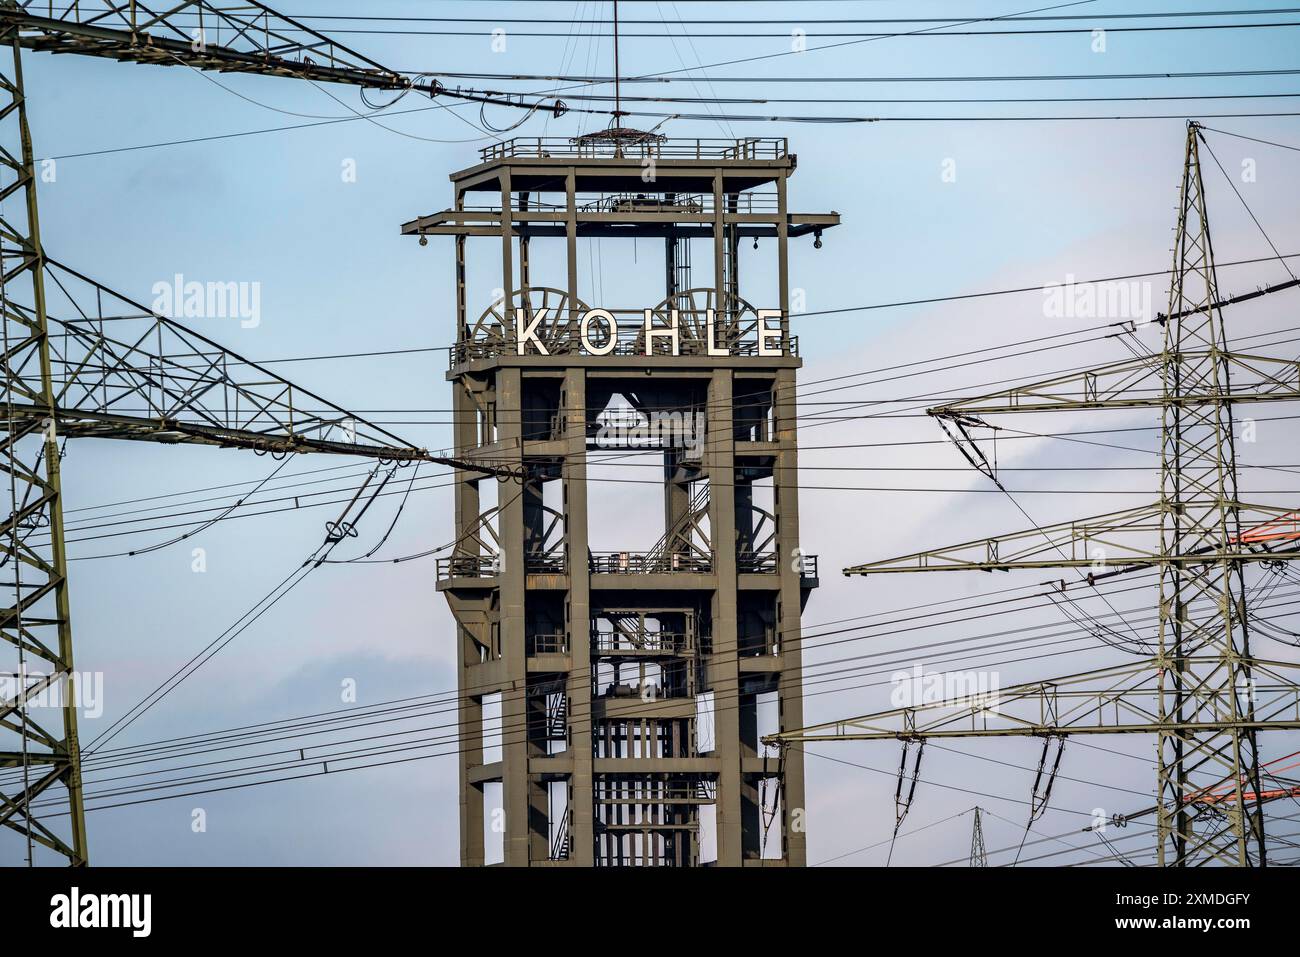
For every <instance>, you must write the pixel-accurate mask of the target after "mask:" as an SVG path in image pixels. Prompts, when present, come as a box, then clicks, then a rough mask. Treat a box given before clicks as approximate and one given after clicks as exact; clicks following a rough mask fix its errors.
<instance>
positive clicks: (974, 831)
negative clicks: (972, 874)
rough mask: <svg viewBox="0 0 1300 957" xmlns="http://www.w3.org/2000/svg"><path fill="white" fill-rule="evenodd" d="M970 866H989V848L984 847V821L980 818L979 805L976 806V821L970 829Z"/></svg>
mask: <svg viewBox="0 0 1300 957" xmlns="http://www.w3.org/2000/svg"><path fill="white" fill-rule="evenodd" d="M970 866H971V867H988V866H989V855H988V850H987V849H986V848H985V847H984V823H983V821H982V820H981V819H980V808H979V805H976V806H975V822H974V823H973V824H972V825H971V829H970Z"/></svg>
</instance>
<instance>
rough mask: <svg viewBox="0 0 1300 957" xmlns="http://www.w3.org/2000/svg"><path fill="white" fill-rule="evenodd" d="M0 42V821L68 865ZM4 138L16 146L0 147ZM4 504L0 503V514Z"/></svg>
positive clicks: (75, 837) (56, 548)
mask: <svg viewBox="0 0 1300 957" xmlns="http://www.w3.org/2000/svg"><path fill="white" fill-rule="evenodd" d="M0 46H2V47H3V50H0V57H3V58H4V59H3V60H2V61H0V311H2V313H3V316H2V320H3V335H4V343H3V347H4V352H3V369H2V370H0V371H2V374H3V377H4V397H3V407H2V408H0V414H2V415H5V416H6V418H7V425H8V426H9V428H8V429H7V431H6V433H5V435H4V437H3V451H4V455H3V459H2V460H0V468H3V469H4V471H5V472H6V474H7V476H8V479H9V481H8V490H7V491H8V498H9V502H8V503H7V510H8V518H6V519H5V520H4V521H3V523H0V585H2V586H3V588H4V590H5V594H6V595H7V596H8V600H7V601H6V602H5V605H6V607H4V608H3V609H0V637H2V638H3V641H4V644H5V647H6V650H7V651H8V652H10V653H9V654H8V655H7V656H6V658H7V662H6V665H7V666H6V667H5V671H6V675H5V677H6V678H8V679H9V680H8V682H6V687H7V689H12V694H10V693H8V691H7V692H6V693H5V694H4V695H3V696H2V697H3V700H0V727H2V728H3V732H0V733H2V734H3V739H2V740H3V744H0V768H17V769H20V771H21V773H20V774H19V775H18V776H17V777H16V778H15V779H14V780H15V781H16V783H15V784H13V785H10V786H8V787H7V788H6V789H5V791H4V792H0V824H3V825H4V826H5V827H7V828H9V829H11V830H14V831H17V832H19V833H20V834H21V835H22V840H23V841H24V842H25V844H26V849H27V857H28V860H29V862H31V863H36V862H37V861H36V855H37V854H38V853H43V852H38V851H37V847H38V846H39V847H43V848H46V849H48V850H49V851H52V852H53V853H54V854H56V855H60V856H61V857H62V858H64V859H66V861H67V863H68V864H69V865H72V866H80V865H84V864H86V862H87V847H86V828H85V816H84V812H83V808H82V793H81V767H80V753H79V748H78V743H77V712H76V700H77V695H76V688H75V677H74V672H73V660H72V626H71V621H70V616H69V608H68V575H67V565H66V562H65V557H64V537H63V505H62V493H61V489H60V483H59V445H58V435H57V431H56V428H55V425H54V420H53V418H50V419H47V420H45V422H43V423H41V422H37V421H33V420H31V419H30V418H29V419H27V420H26V421H24V422H19V421H18V419H17V418H16V416H15V414H14V409H13V407H14V405H15V404H25V405H37V406H40V407H43V408H47V409H53V408H54V404H55V402H54V392H53V385H52V377H51V374H50V349H49V340H48V336H47V326H46V314H45V283H44V254H43V252H42V250H41V239H40V225H39V219H38V216H37V210H36V170H35V161H34V157H33V154H32V141H31V134H30V132H29V130H28V125H27V106H26V101H25V98H24V93H23V76H22V56H21V52H20V47H19V44H18V31H17V29H16V28H14V27H5V28H0ZM10 56H12V60H11V61H10V60H9V57H10ZM15 143H17V144H18V153H17V155H15V154H14V153H13V152H11V151H10V150H11V148H12V146H13V144H15ZM5 511H6V509H5V507H4V506H0V514H4V513H5ZM10 667H12V669H13V670H12V671H10V670H9V668H10ZM35 700H40V701H44V702H47V703H48V704H49V705H50V706H49V707H43V708H40V709H37V710H39V714H40V720H39V721H38V720H37V719H36V717H35V715H34V714H33V708H32V707H31V704H32V702H33V701H35ZM47 715H48V717H47ZM59 791H62V792H64V793H62V794H59V793H58V792H59Z"/></svg>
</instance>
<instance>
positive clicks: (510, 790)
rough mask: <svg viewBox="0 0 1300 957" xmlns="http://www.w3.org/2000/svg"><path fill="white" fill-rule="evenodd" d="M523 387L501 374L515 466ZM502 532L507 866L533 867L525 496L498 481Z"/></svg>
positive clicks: (514, 376) (503, 429) (505, 437)
mask: <svg viewBox="0 0 1300 957" xmlns="http://www.w3.org/2000/svg"><path fill="white" fill-rule="evenodd" d="M522 398H523V384H522V378H521V375H520V371H519V369H517V368H515V369H511V368H503V369H501V370H500V371H499V372H498V373H497V401H498V403H499V405H500V407H501V408H502V409H505V410H507V412H506V414H505V415H503V416H502V417H501V421H500V427H499V431H498V437H499V440H500V442H501V444H502V446H503V448H504V450H505V456H506V458H507V460H508V461H510V462H511V463H512V464H516V465H518V464H521V463H522V461H523V454H522V450H523V440H522V435H523V427H522V422H521V420H520V416H519V413H518V410H519V409H521V408H523V403H522V402H521V399H522ZM497 496H498V499H497V502H498V511H497V521H498V525H497V533H498V535H499V536H500V539H501V558H502V568H501V571H500V574H499V575H498V580H499V582H500V585H501V591H500V595H501V657H502V665H503V676H504V688H503V692H502V696H501V698H502V701H501V722H502V727H503V728H504V733H503V735H502V738H503V741H502V747H501V759H502V775H503V786H502V789H501V791H502V802H503V806H504V808H505V817H506V834H505V862H506V864H508V865H510V866H512V867H522V866H525V865H527V864H528V857H529V853H528V852H529V846H528V845H529V832H530V828H529V805H530V801H529V793H528V791H529V788H528V745H527V734H526V726H527V725H526V722H527V719H528V715H527V708H526V707H525V694H526V692H527V677H528V672H527V668H528V661H527V649H526V647H525V636H524V623H525V617H524V589H525V584H526V582H527V575H526V573H525V566H524V496H523V494H522V489H521V488H520V487H519V485H518V484H516V483H514V482H511V481H508V480H507V481H499V484H498V486H497Z"/></svg>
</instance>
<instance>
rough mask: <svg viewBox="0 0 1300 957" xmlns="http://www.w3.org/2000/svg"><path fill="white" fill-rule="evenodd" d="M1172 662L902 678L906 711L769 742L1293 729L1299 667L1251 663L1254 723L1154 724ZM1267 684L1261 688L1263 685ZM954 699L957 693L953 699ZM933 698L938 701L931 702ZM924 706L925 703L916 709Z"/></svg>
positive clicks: (1209, 660) (1208, 703)
mask: <svg viewBox="0 0 1300 957" xmlns="http://www.w3.org/2000/svg"><path fill="white" fill-rule="evenodd" d="M1216 661H1217V657H1216V656H1213V655H1204V656H1186V657H1184V658H1182V659H1180V662H1179V663H1180V664H1181V666H1182V667H1183V668H1189V667H1192V666H1198V665H1199V666H1205V665H1212V664H1213V663H1215V662H1216ZM1173 664H1174V663H1173V661H1172V660H1170V659H1168V658H1162V657H1160V656H1153V657H1151V658H1144V659H1141V660H1138V661H1135V662H1132V663H1126V664H1123V665H1118V666H1115V667H1111V668H1103V669H1098V670H1094V671H1085V672H1080V673H1077V674H1072V675H1066V676H1063V677H1059V678H1049V679H1046V680H1041V681H1032V682H1027V683H1024V684H1019V685H1014V686H1010V687H1007V688H999V687H997V686H995V685H992V686H988V687H981V686H979V685H978V684H977V683H976V682H975V681H974V678H973V676H968V677H971V680H970V681H967V682H966V684H965V685H963V686H961V687H957V686H956V685H953V687H948V684H945V686H944V688H943V689H942V690H940V689H939V688H938V687H937V686H936V687H934V688H933V689H932V688H931V687H930V685H929V684H928V682H929V681H930V679H931V678H937V679H940V680H944V681H945V682H946V681H947V678H948V676H946V675H934V676H932V675H920V676H917V675H913V674H909V673H907V672H900V673H899V674H897V675H896V676H895V685H896V687H897V688H900V689H903V690H904V692H905V694H906V696H907V697H908V698H909V701H910V702H915V703H909V704H908V705H907V706H905V707H899V708H893V709H891V710H888V711H878V712H873V713H871V714H864V715H858V716H856V717H852V718H842V719H840V720H837V721H830V722H825V723H822V724H815V725H810V726H808V727H805V728H798V729H793V730H789V731H784V732H781V733H779V734H772V735H768V736H766V737H764V738H763V741H764V743H766V744H769V745H772V746H774V747H779V746H789V745H794V744H801V745H802V744H815V743H818V742H825V741H881V740H891V739H897V740H903V741H917V740H924V739H928V738H984V737H1046V736H1057V737H1069V736H1072V735H1096V734H1177V735H1179V736H1186V735H1189V734H1192V733H1194V732H1197V731H1202V730H1205V729H1207V728H1220V727H1223V726H1225V725H1231V727H1233V728H1236V729H1239V730H1246V729H1256V728H1264V727H1267V728H1274V729H1280V728H1285V729H1292V730H1294V729H1300V710H1298V709H1300V683H1298V682H1297V679H1300V663H1296V662H1288V661H1277V660H1264V659H1252V660H1251V661H1250V662H1249V665H1250V666H1251V668H1252V673H1253V674H1255V675H1256V676H1257V683H1256V684H1255V686H1254V688H1253V694H1254V695H1255V698H1256V714H1255V716H1253V717H1249V718H1246V717H1243V718H1240V719H1237V720H1231V721H1227V722H1225V721H1223V720H1218V719H1214V720H1208V719H1206V720H1182V719H1177V718H1172V719H1171V718H1168V717H1166V718H1161V716H1160V694H1161V687H1160V683H1161V676H1162V674H1165V673H1168V672H1169V671H1170V669H1172V667H1173ZM1265 676H1266V677H1267V679H1268V681H1267V683H1264V682H1263V681H1262V680H1261V679H1262V678H1263V677H1265ZM954 690H956V692H957V693H956V694H953V693H952V692H953V691H954ZM931 692H933V694H934V695H936V696H937V697H936V699H935V700H929V698H930V697H931ZM1232 693H1233V692H1232V691H1230V690H1226V689H1219V688H1214V689H1206V690H1205V692H1204V694H1203V696H1202V698H1201V700H1200V702H1199V707H1200V708H1201V709H1202V710H1210V711H1212V710H1214V709H1216V708H1218V709H1220V711H1221V712H1226V710H1227V697H1228V696H1229V695H1231V694H1232ZM917 699H922V700H917Z"/></svg>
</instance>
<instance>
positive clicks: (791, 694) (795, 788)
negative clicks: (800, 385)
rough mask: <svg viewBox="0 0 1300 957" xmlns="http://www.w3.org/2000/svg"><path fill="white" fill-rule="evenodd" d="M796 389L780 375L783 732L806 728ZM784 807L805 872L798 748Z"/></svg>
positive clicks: (789, 836)
mask: <svg viewBox="0 0 1300 957" xmlns="http://www.w3.org/2000/svg"><path fill="white" fill-rule="evenodd" d="M794 387H795V374H794V370H793V369H782V370H780V371H779V372H777V374H776V388H775V390H774V394H775V396H776V439H777V442H778V445H779V450H778V452H777V455H776V474H775V475H774V476H773V479H772V482H773V488H774V505H775V508H774V511H775V513H776V523H777V526H776V527H777V560H778V562H779V563H780V564H779V566H778V574H779V575H780V576H781V593H780V595H781V613H780V616H779V618H778V620H777V627H778V634H777V639H778V641H779V642H780V648H781V672H780V676H779V680H780V688H779V694H778V699H779V702H780V721H781V730H782V731H786V730H790V729H793V728H801V727H803V672H802V671H801V669H802V667H803V647H802V640H801V639H802V636H801V634H800V630H799V616H800V613H801V611H802V605H801V602H802V594H801V588H800V582H801V574H800V563H799V562H798V555H797V549H798V548H799V547H800V546H799V483H798V479H799V474H798V464H799V459H798V443H797V434H796V426H795V422H796V412H797V409H796V404H795V392H794ZM782 803H783V805H784V807H783V808H782V815H783V823H784V825H785V833H786V856H787V860H788V862H789V863H790V864H791V865H792V866H795V867H803V866H804V865H805V864H806V863H807V835H806V834H805V833H804V831H803V830H802V826H803V822H804V820H805V814H804V808H805V805H804V766H803V751H802V750H800V749H798V748H791V749H789V750H788V752H787V753H786V760H785V783H784V786H783V788H782ZM795 823H798V824H799V826H800V830H798V831H796V830H794V824H795ZM769 839H770V838H769Z"/></svg>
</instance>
